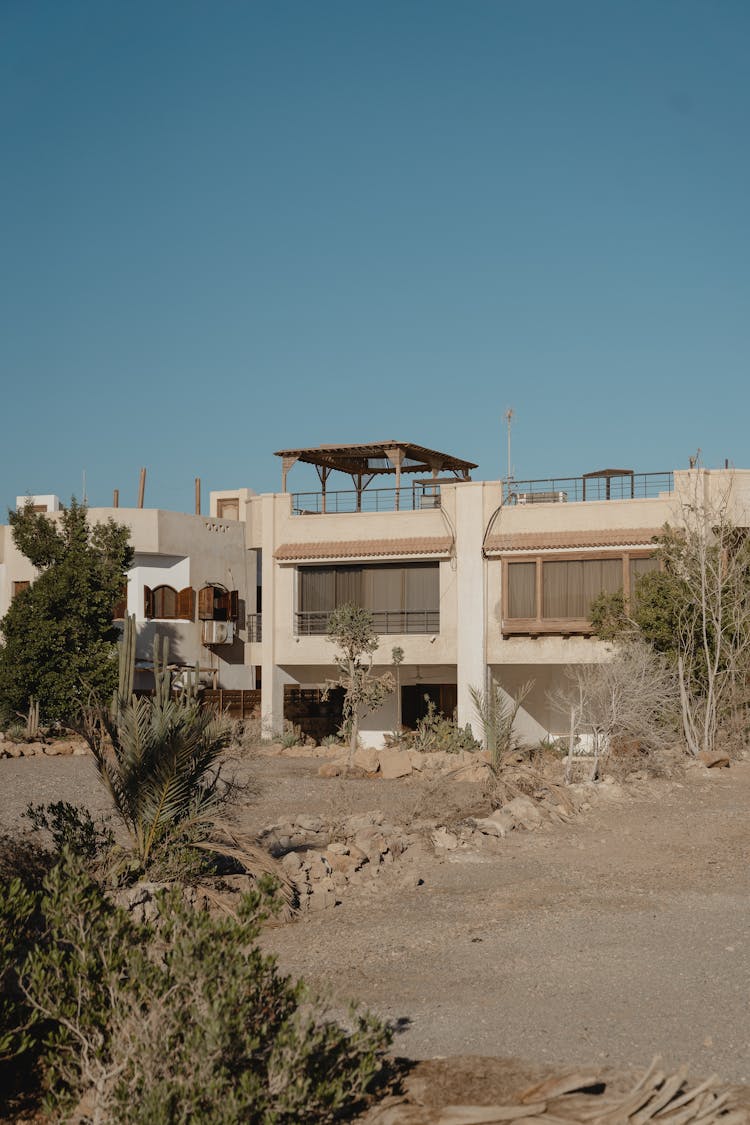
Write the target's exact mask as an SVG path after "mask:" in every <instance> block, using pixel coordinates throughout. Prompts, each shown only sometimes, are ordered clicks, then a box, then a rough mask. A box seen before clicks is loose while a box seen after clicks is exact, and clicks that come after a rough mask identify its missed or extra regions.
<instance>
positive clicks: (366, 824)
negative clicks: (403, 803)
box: [344, 809, 385, 836]
mask: <svg viewBox="0 0 750 1125" xmlns="http://www.w3.org/2000/svg"><path fill="white" fill-rule="evenodd" d="M384 819H385V817H384V816H383V814H382V812H381V811H380V809H373V811H372V812H367V813H358V814H357V815H356V816H350V817H349V819H348V820H345V821H344V829H345V831H346V835H347V836H356V835H357V833H358V832H361V831H363V830H364V829H367V828H372V826H373V825H374V824H382V823H383V820H384Z"/></svg>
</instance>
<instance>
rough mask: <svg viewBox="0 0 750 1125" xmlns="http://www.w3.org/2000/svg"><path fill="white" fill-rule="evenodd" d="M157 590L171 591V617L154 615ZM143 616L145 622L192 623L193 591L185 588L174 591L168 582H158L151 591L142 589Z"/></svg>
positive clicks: (146, 588)
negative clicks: (173, 610)
mask: <svg viewBox="0 0 750 1125" xmlns="http://www.w3.org/2000/svg"><path fill="white" fill-rule="evenodd" d="M157 590H171V591H172V593H173V594H174V596H175V612H174V614H173V615H172V616H169V617H164V616H163V615H160V616H157V614H156V596H155V595H156V592H157ZM143 616H144V617H145V618H146V620H147V621H193V620H195V590H193V588H192V587H191V586H186V587H185V588H184V589H182V590H175V588H174V586H170V585H169V583H168V582H160V583H159V585H158V586H154V587H153V589H152V588H151V587H150V586H144V587H143Z"/></svg>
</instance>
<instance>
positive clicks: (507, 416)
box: [505, 406, 513, 493]
mask: <svg viewBox="0 0 750 1125" xmlns="http://www.w3.org/2000/svg"><path fill="white" fill-rule="evenodd" d="M512 422H513V407H512V406H509V407H508V409H507V410H506V411H505V424H506V426H507V427H508V475H507V477H506V478H505V482H506V486H507V492H508V493H510V482H511V481H512V480H513V466H512V462H511V457H510V429H511V424H512Z"/></svg>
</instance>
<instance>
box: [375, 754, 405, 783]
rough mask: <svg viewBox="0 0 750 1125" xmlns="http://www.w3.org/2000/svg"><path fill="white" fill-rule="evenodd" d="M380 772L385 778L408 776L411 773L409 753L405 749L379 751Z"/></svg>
mask: <svg viewBox="0 0 750 1125" xmlns="http://www.w3.org/2000/svg"><path fill="white" fill-rule="evenodd" d="M378 760H379V762H380V774H381V776H382V777H384V778H388V779H391V780H392V779H395V778H397V777H408V776H409V774H410V773H411V769H412V767H411V762H410V761H409V755H408V753H406V751H404V750H380V751H379V753H378Z"/></svg>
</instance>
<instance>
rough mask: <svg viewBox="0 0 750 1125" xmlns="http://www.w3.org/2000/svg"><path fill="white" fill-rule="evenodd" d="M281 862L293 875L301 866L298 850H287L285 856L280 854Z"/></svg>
mask: <svg viewBox="0 0 750 1125" xmlns="http://www.w3.org/2000/svg"><path fill="white" fill-rule="evenodd" d="M281 864H282V866H283V867H284V869H285V870H286V871H288V872H289V873H290V874H291V875H295V874H296V873H297V872H298V871H299V870H300V869H301V867H302V859H301V858H300V855H299V852H287V853H286V855H285V856H282V858H281Z"/></svg>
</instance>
